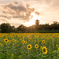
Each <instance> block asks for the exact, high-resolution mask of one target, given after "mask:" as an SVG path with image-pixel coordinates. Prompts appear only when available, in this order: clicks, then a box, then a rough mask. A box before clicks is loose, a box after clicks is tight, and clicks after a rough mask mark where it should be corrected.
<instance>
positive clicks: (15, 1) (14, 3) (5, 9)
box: [0, 0, 59, 27]
mask: <svg viewBox="0 0 59 59" xmlns="http://www.w3.org/2000/svg"><path fill="white" fill-rule="evenodd" d="M36 19H38V20H39V23H40V24H46V23H49V24H52V23H53V21H57V22H59V0H0V24H2V23H10V24H11V26H15V27H18V26H19V25H21V24H23V25H25V26H31V25H34V24H35V20H36Z"/></svg>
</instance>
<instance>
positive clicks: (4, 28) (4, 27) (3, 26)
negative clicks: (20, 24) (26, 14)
mask: <svg viewBox="0 0 59 59" xmlns="http://www.w3.org/2000/svg"><path fill="white" fill-rule="evenodd" d="M10 29H11V26H10V24H9V23H2V24H1V32H2V33H9V32H10Z"/></svg>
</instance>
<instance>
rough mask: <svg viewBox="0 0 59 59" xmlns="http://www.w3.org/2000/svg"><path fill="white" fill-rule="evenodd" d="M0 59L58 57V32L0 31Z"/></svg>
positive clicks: (46, 58)
mask: <svg viewBox="0 0 59 59" xmlns="http://www.w3.org/2000/svg"><path fill="white" fill-rule="evenodd" d="M0 59H59V33H0Z"/></svg>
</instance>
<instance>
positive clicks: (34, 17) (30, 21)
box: [24, 13, 38, 26]
mask: <svg viewBox="0 0 59 59" xmlns="http://www.w3.org/2000/svg"><path fill="white" fill-rule="evenodd" d="M31 15H32V16H33V17H32V19H30V20H29V22H25V23H24V25H25V26H32V25H35V20H37V19H38V16H37V15H36V14H35V13H31Z"/></svg>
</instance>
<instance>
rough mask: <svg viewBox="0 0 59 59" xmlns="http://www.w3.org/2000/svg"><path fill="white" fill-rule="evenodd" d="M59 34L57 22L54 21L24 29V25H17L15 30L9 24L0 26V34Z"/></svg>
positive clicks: (58, 23)
mask: <svg viewBox="0 0 59 59" xmlns="http://www.w3.org/2000/svg"><path fill="white" fill-rule="evenodd" d="M35 32H37V33H48V32H49V33H52V32H53V33H55V32H57V33H59V22H57V21H54V22H53V23H52V24H50V25H49V23H46V24H39V25H32V26H30V27H26V26H24V25H22V24H21V25H19V26H18V27H17V28H15V26H11V25H10V24H9V23H2V24H0V33H35Z"/></svg>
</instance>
